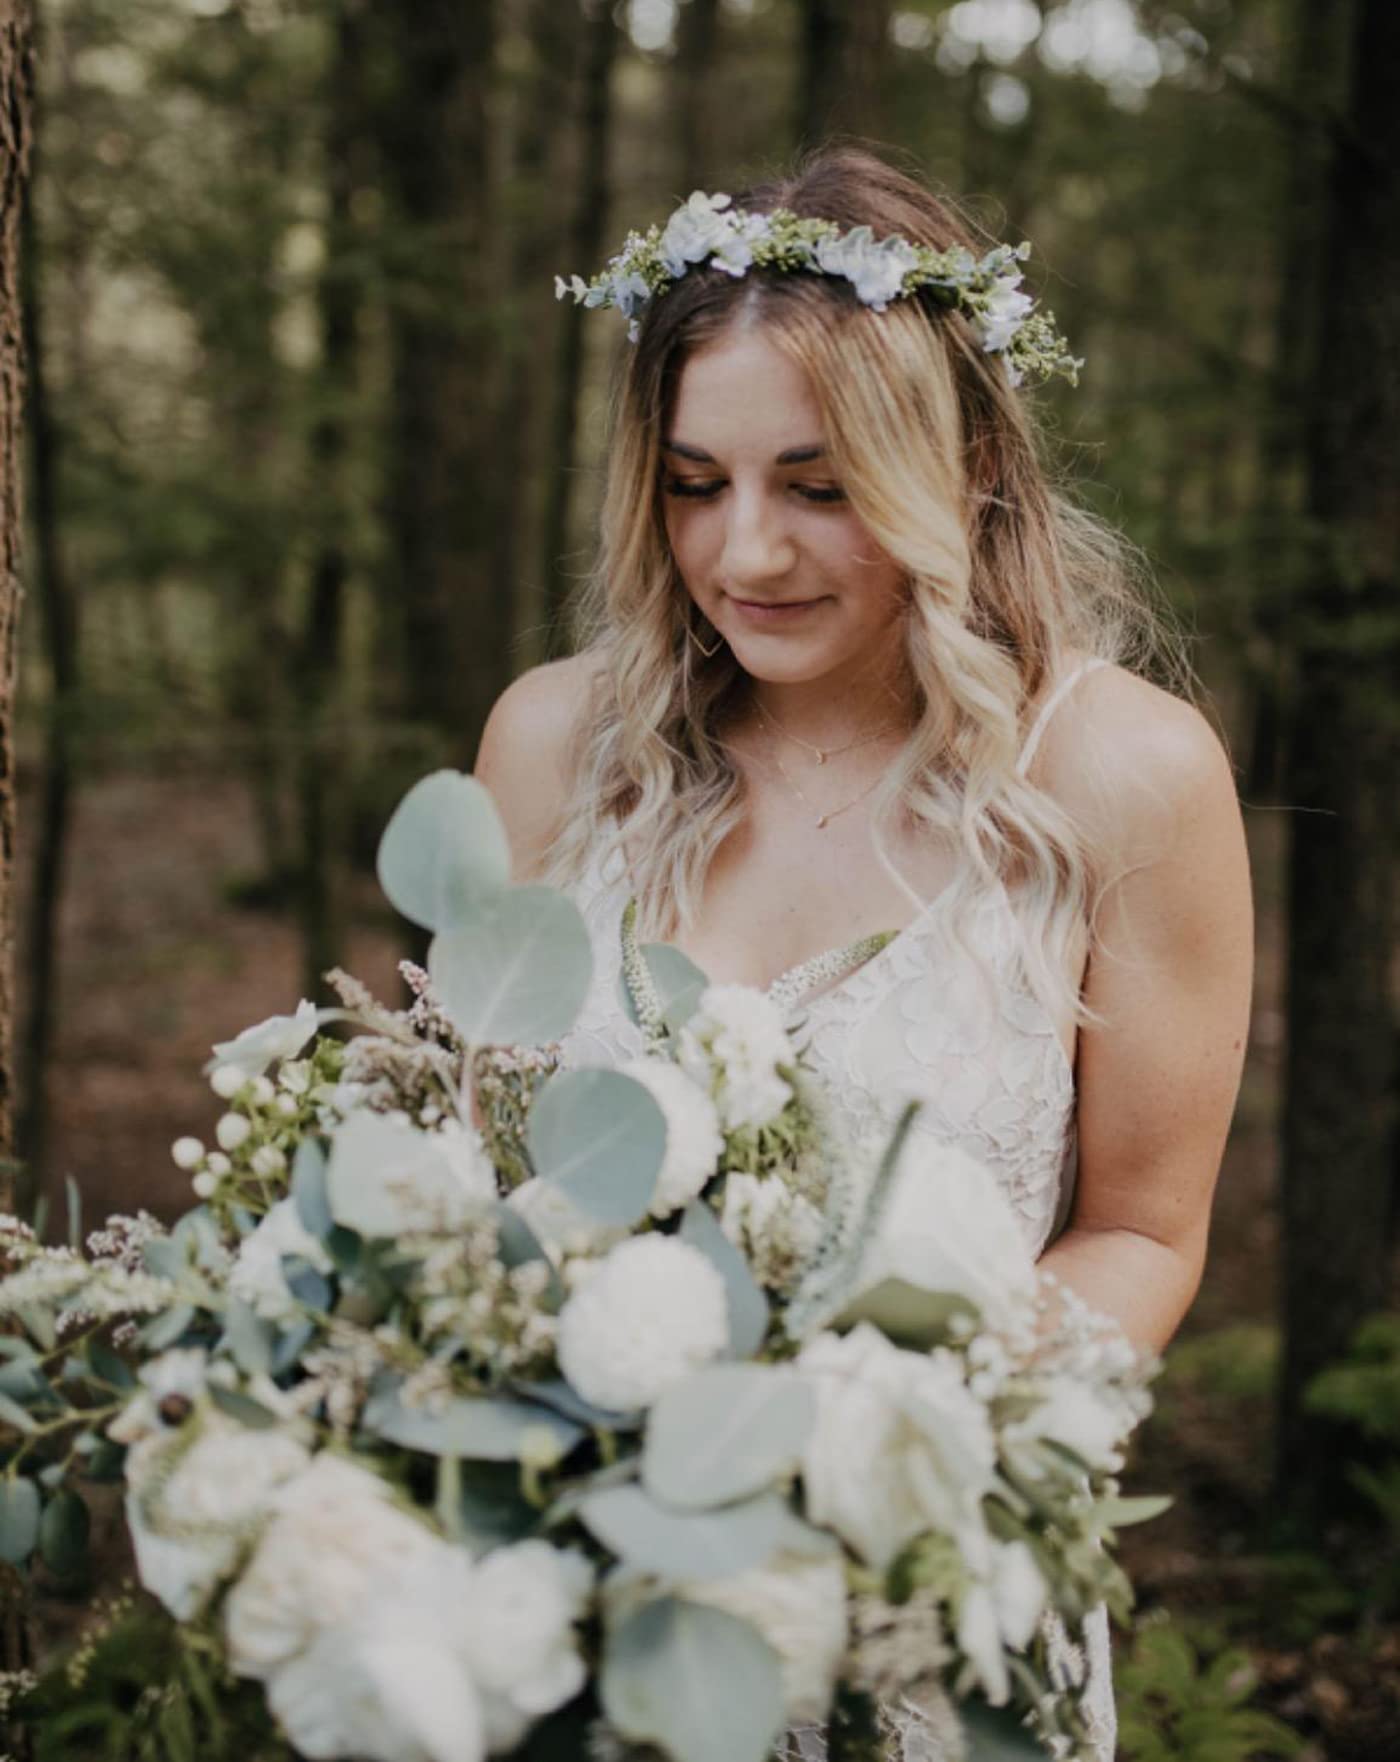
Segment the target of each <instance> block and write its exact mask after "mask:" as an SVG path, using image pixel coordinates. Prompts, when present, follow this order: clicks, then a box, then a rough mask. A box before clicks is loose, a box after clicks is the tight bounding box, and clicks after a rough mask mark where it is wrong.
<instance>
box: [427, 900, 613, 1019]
mask: <svg viewBox="0 0 1400 1762" xmlns="http://www.w3.org/2000/svg"><path fill="white" fill-rule="evenodd" d="M428 973H429V975H430V977H431V979H432V982H433V990H434V991H435V992H436V993H437V995H438V997H439V998H440V999H441V1000H442V1003H443V1006H444V1008H445V1009H446V1010H447V1013H448V1015H450V1016H451V1018H452V1020H453V1022H454V1023H455V1024H456V1026H457V1029H458V1031H459V1032H460V1033H461V1035H462V1037H463V1038H464V1039H465V1040H467V1041H469V1042H471V1043H472V1044H473V1045H476V1046H509V1045H517V1044H522V1043H523V1044H526V1045H537V1044H539V1043H541V1042H544V1041H549V1040H561V1039H563V1037H564V1035H565V1034H567V1033H568V1031H569V1029H570V1028H572V1027H573V1025H574V1021H575V1019H576V1017H577V1016H578V1012H579V1011H580V1009H582V1007H583V1000H584V998H585V997H587V995H588V987H589V985H590V984H591V982H592V979H593V945H592V943H591V941H590V940H589V935H588V930H587V927H586V926H585V924H584V921H583V914H582V913H581V912H580V911H579V909H578V907H577V906H576V905H575V904H574V902H573V901H572V900H571V899H569V898H567V897H566V896H565V895H564V894H562V893H556V892H554V890H553V889H552V888H549V887H512V888H511V889H510V890H509V891H508V892H506V893H502V894H499V895H496V896H494V897H493V898H492V899H491V900H489V901H488V902H487V903H485V904H484V905H483V906H482V908H481V909H480V910H479V911H478V912H476V913H475V914H474V915H473V917H472V920H471V922H470V923H467V924H460V925H457V926H456V927H454V928H452V929H449V930H444V931H441V932H440V933H439V934H438V935H437V936H435V937H434V938H433V942H432V946H431V948H430V949H429V950H428Z"/></svg>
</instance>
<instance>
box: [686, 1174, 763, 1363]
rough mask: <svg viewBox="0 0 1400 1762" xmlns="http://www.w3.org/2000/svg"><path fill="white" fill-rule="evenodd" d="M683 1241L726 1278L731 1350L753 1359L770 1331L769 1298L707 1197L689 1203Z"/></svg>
mask: <svg viewBox="0 0 1400 1762" xmlns="http://www.w3.org/2000/svg"><path fill="white" fill-rule="evenodd" d="M681 1240H682V1242H688V1243H689V1244H690V1245H691V1247H692V1248H698V1249H699V1250H700V1252H701V1253H702V1254H703V1255H704V1256H705V1257H706V1259H708V1260H709V1261H710V1262H711V1263H712V1264H713V1265H714V1267H715V1270H716V1271H717V1272H718V1273H719V1274H720V1276H721V1278H723V1280H724V1294H725V1299H726V1301H727V1303H728V1306H729V1350H730V1351H731V1352H732V1353H733V1354H734V1356H735V1357H736V1358H751V1357H752V1356H753V1355H754V1353H755V1352H757V1351H758V1349H759V1347H760V1346H761V1345H762V1344H763V1337H764V1335H765V1334H766V1333H767V1332H768V1299H767V1298H766V1297H765V1296H764V1295H763V1292H762V1290H761V1289H760V1287H759V1285H758V1282H757V1281H756V1280H755V1278H754V1276H753V1274H752V1273H751V1272H750V1271H749V1266H748V1262H747V1261H746V1260H745V1259H744V1257H743V1255H742V1254H740V1252H739V1250H738V1249H737V1248H736V1247H735V1246H734V1244H733V1243H732V1242H731V1241H730V1240H729V1238H728V1236H726V1235H725V1233H724V1231H723V1230H722V1229H721V1228H720V1226H719V1219H718V1218H717V1217H716V1216H715V1214H714V1212H713V1211H711V1209H710V1207H709V1206H708V1205H706V1204H705V1202H704V1200H703V1199H697V1200H695V1201H694V1202H693V1203H692V1204H690V1205H688V1206H686V1208H685V1214H684V1216H683V1217H682V1218H681Z"/></svg>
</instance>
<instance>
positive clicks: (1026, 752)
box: [1016, 655, 1108, 777]
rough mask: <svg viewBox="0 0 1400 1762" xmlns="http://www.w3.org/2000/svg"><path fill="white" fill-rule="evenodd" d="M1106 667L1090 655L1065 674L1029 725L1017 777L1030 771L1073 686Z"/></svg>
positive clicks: (1101, 657) (1096, 657) (1102, 661)
mask: <svg viewBox="0 0 1400 1762" xmlns="http://www.w3.org/2000/svg"><path fill="white" fill-rule="evenodd" d="M1107 665H1108V662H1107V661H1106V660H1105V659H1104V658H1103V656H1102V655H1090V657H1089V659H1088V660H1087V661H1081V662H1080V663H1079V665H1078V666H1077V667H1073V668H1071V669H1070V671H1069V672H1068V673H1066V674H1065V676H1064V678H1063V679H1062V680H1061V681H1060V683H1059V684H1058V685H1057V686H1056V687H1055V689H1054V690H1053V691H1052V692H1051V693H1050V695H1049V697H1048V698H1046V700H1045V702H1044V703H1043V704H1042V705H1041V706H1040V712H1039V714H1038V715H1037V716H1036V719H1035V721H1034V722H1032V723H1031V731H1030V733H1029V734H1028V735H1027V736H1026V744H1025V745H1024V746H1023V747H1022V748H1021V756H1020V758H1019V759H1017V761H1016V774H1017V775H1018V776H1020V777H1024V776H1025V775H1026V772H1027V771H1029V770H1030V768H1031V760H1032V759H1033V758H1034V757H1035V755H1036V749H1037V748H1038V747H1039V745H1040V742H1041V738H1042V736H1043V735H1044V733H1045V730H1046V729H1047V728H1048V727H1049V726H1050V718H1051V717H1052V716H1053V715H1054V714H1055V711H1056V710H1057V709H1058V708H1059V707H1060V704H1061V703H1062V702H1063V701H1064V699H1065V698H1067V697H1068V696H1069V694H1070V692H1072V691H1073V690H1074V688H1075V686H1076V685H1078V683H1079V681H1080V680H1081V679H1082V678H1083V677H1084V675H1085V674H1086V673H1092V672H1094V671H1095V669H1096V668H1098V667H1106V666H1107Z"/></svg>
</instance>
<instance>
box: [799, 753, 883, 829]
mask: <svg viewBox="0 0 1400 1762" xmlns="http://www.w3.org/2000/svg"><path fill="white" fill-rule="evenodd" d="M773 763H774V764H775V765H776V766H777V767H778V770H779V771H780V772H781V774H782V778H783V781H784V783H786V784H787V786H788V788H789V789H790V790H791V791H792V793H793V794H794V795H795V796H796V797H797V799H798V801H800V802H801V803H802V805H803V807H804V808H806V810H807V812H808V813H809V814H812V815H814V816H815V818H814V821H813V824H814V825H815V826H816V828H817V831H818V832H825V831H826V828H827V824H828V822H829V821H831V820H834V819H835V818H836V816H837V815H838V814H844V813H845V812H846V809H847V808H853V807H854V806H855V805H856V803H857V802H862V801H864V800H865V798H866V796H867V795H869V794H870V792H871V790H872V789H874V787H875V785H876V784H877V783H878V782H879V781H880V778H881V776H882V775H883V773H881V772H876V774H875V777H874V778H873V780H872V781H871V782H869V783H867V784H866V786H865V788H864V789H862V790H861V792H860V794H859V795H853V796H852V797H851V799H850V800H849V801H843V802H842V803H841V805H840V807H839V808H827V809H825V811H822V810H819V809H818V807H817V805H816V803H815V802H812V801H809V800H808V799H807V797H806V795H805V794H804V793H803V792H802V790H801V789H800V788H799V787H798V785H797V783H796V782H795V780H794V779H793V777H792V775H791V773H790V772H789V771H788V768H787V766H786V765H785V764H784V763H783V761H782V760H781V759H780V758H779V757H778V755H777V753H774V754H773Z"/></svg>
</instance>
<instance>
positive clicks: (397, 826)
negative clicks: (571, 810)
mask: <svg viewBox="0 0 1400 1762" xmlns="http://www.w3.org/2000/svg"><path fill="white" fill-rule="evenodd" d="M376 868H377V871H378V875H379V884H380V886H381V887H382V888H383V889H384V892H385V894H386V895H387V896H388V899H389V901H390V903H391V904H392V905H393V906H395V907H396V908H397V909H398V910H399V911H400V912H402V913H403V915H404V917H406V918H407V919H409V921H410V922H411V923H414V924H420V925H422V927H423V928H424V929H425V930H445V929H447V928H448V927H449V926H451V925H454V924H462V923H466V922H469V921H470V920H471V918H472V917H473V916H474V914H475V913H476V912H477V911H478V910H479V909H480V908H481V906H482V905H483V904H484V903H486V902H487V901H489V900H490V899H491V898H492V897H493V896H494V895H495V894H497V893H499V892H500V891H501V890H502V889H504V888H505V887H506V886H507V885H508V884H509V881H510V848H509V846H508V844H507V842H506V834H505V828H504V827H503V826H502V824H501V816H500V814H499V813H498V812H497V809H496V805H495V803H494V802H493V801H492V800H491V797H490V795H489V794H488V793H487V791H486V789H485V787H484V786H483V785H482V784H480V783H478V782H477V780H476V778H475V777H468V776H466V775H464V774H463V773H462V772H460V771H447V770H443V771H434V772H433V773H432V775H431V776H428V777H424V778H423V779H422V780H421V781H420V782H418V783H415V784H414V786H413V788H412V789H410V790H409V792H408V794H407V795H406V796H405V797H404V798H403V800H402V801H401V802H400V803H399V805H398V807H396V808H395V809H394V812H393V814H392V816H391V817H390V820H389V824H388V825H387V826H386V827H385V828H384V835H383V837H382V838H381V839H380V841H379V854H378V859H377V862H376Z"/></svg>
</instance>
